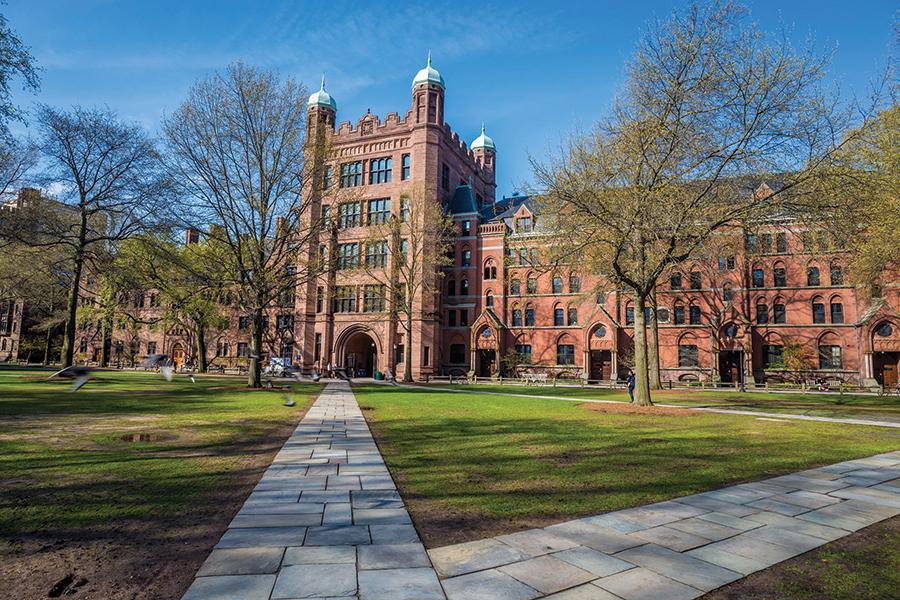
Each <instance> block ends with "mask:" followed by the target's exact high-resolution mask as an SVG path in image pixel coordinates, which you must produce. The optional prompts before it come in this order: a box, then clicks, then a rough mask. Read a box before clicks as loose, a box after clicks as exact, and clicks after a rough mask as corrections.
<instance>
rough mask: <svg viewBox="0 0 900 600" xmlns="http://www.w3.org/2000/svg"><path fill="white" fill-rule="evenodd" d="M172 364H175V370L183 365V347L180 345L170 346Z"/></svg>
mask: <svg viewBox="0 0 900 600" xmlns="http://www.w3.org/2000/svg"><path fill="white" fill-rule="evenodd" d="M172 362H173V363H174V364H175V369H176V370H178V369H180V368H181V365H182V364H184V347H183V346H182V345H181V344H175V345H174V346H172Z"/></svg>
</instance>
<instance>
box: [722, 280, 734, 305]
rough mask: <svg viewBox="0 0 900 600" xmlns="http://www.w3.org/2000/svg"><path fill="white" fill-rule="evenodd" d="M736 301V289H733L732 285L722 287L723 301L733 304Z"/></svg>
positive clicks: (727, 284)
mask: <svg viewBox="0 0 900 600" xmlns="http://www.w3.org/2000/svg"><path fill="white" fill-rule="evenodd" d="M733 299H734V288H733V287H731V284H730V283H726V284H725V285H723V286H722V300H724V301H725V302H731V301H732V300H733Z"/></svg>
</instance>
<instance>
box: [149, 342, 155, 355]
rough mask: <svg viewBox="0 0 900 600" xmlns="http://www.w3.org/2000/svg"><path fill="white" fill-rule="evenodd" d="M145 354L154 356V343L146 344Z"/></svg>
mask: <svg viewBox="0 0 900 600" xmlns="http://www.w3.org/2000/svg"><path fill="white" fill-rule="evenodd" d="M147 354H156V342H147Z"/></svg>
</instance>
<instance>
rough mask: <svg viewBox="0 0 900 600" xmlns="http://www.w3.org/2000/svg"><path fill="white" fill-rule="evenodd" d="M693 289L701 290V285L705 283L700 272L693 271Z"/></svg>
mask: <svg viewBox="0 0 900 600" xmlns="http://www.w3.org/2000/svg"><path fill="white" fill-rule="evenodd" d="M690 277H691V289H692V290H699V289H700V287H701V284H702V283H703V280H702V277H701V276H700V271H691V275H690Z"/></svg>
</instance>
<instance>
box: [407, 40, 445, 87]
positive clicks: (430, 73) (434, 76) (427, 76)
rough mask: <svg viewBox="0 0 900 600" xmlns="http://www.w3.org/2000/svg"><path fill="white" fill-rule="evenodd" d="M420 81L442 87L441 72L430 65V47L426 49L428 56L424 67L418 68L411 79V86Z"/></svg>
mask: <svg viewBox="0 0 900 600" xmlns="http://www.w3.org/2000/svg"><path fill="white" fill-rule="evenodd" d="M420 83H436V84H438V85H439V86H441V87H444V78H443V77H441V74H440V73H439V72H438V70H437V69H435V68H434V67H432V66H431V48H429V49H428V58H427V59H426V64H425V67H424V68H422V69H420V70H419V72H418V73H416V76H415V78H414V79H413V87H416V85H417V84H420Z"/></svg>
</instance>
